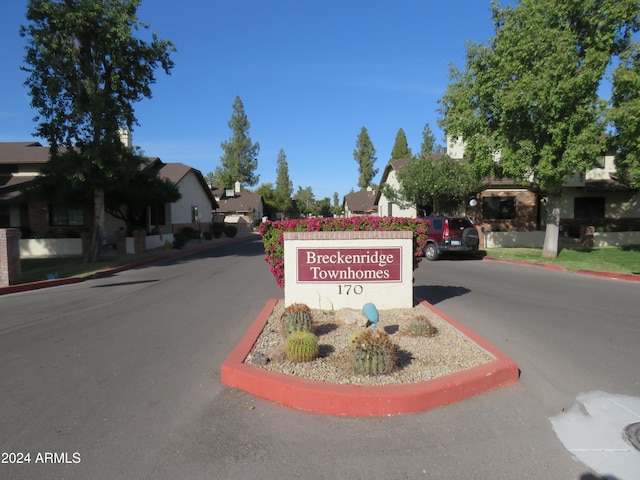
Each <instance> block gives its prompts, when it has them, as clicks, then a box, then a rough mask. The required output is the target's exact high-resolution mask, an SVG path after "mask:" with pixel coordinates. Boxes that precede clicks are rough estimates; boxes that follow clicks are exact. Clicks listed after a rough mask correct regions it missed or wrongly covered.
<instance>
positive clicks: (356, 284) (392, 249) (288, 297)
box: [284, 232, 413, 310]
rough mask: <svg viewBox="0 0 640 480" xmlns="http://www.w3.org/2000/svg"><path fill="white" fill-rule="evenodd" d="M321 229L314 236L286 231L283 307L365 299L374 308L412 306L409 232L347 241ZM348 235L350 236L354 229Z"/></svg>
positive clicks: (348, 304) (327, 306)
mask: <svg viewBox="0 0 640 480" xmlns="http://www.w3.org/2000/svg"><path fill="white" fill-rule="evenodd" d="M322 233H329V232H316V235H317V236H319V237H321V238H319V239H308V238H305V239H299V238H288V236H289V237H291V236H293V237H295V234H294V235H288V234H286V233H285V237H284V238H285V241H284V275H285V282H284V284H285V287H284V298H285V305H291V304H293V303H304V304H306V305H308V306H309V307H310V308H319V309H322V310H337V309H340V308H356V309H361V308H362V306H363V305H364V304H366V303H373V304H374V305H375V306H376V308H378V309H379V310H384V309H390V308H411V307H412V306H413V235H412V233H411V232H406V233H407V235H403V236H404V237H405V238H348V239H337V238H322V237H323V235H322ZM331 233H332V234H333V235H331V236H334V237H335V236H336V235H335V234H336V232H331ZM345 233H346V232H345ZM348 233H349V234H350V236H351V237H354V236H357V233H358V232H348ZM366 233H369V234H371V232H366ZM385 233H389V232H381V234H385ZM393 233H395V234H398V233H401V232H393ZM402 233H405V232H402ZM327 236H328V235H327ZM368 236H371V235H368Z"/></svg>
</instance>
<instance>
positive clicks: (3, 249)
mask: <svg viewBox="0 0 640 480" xmlns="http://www.w3.org/2000/svg"><path fill="white" fill-rule="evenodd" d="M20 235H21V233H20V230H18V229H17V228H0V287H7V286H9V285H13V284H15V283H18V281H19V280H20V274H21V271H20Z"/></svg>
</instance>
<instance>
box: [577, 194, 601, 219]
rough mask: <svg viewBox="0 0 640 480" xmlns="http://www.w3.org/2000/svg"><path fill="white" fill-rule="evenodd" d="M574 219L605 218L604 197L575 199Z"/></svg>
mask: <svg viewBox="0 0 640 480" xmlns="http://www.w3.org/2000/svg"><path fill="white" fill-rule="evenodd" d="M573 218H604V197H576V198H574V199H573Z"/></svg>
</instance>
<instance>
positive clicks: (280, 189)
mask: <svg viewBox="0 0 640 480" xmlns="http://www.w3.org/2000/svg"><path fill="white" fill-rule="evenodd" d="M277 163H278V165H277V167H276V189H275V197H276V206H277V207H278V210H279V211H280V212H283V213H287V212H288V211H290V210H291V195H293V182H292V181H291V179H290V178H289V164H288V163H287V155H286V154H285V153H284V150H283V149H280V152H279V153H278V160H277Z"/></svg>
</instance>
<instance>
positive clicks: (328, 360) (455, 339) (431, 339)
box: [245, 300, 494, 386]
mask: <svg viewBox="0 0 640 480" xmlns="http://www.w3.org/2000/svg"><path fill="white" fill-rule="evenodd" d="M283 312H284V301H283V300H280V301H279V302H278V303H277V304H276V306H275V308H274V310H273V312H272V313H271V315H270V316H269V319H268V320H267V323H266V324H265V326H264V328H263V330H262V333H261V335H260V336H259V337H258V339H257V341H256V344H255V345H254V348H253V350H252V352H251V354H250V355H249V356H248V357H247V359H246V360H245V363H248V364H251V365H254V366H256V367H258V368H264V369H266V370H270V371H274V372H279V373H282V374H285V375H294V376H297V377H300V378H305V379H308V380H315V381H319V382H329V383H335V384H342V385H368V386H381V385H395V384H406V383H414V382H424V381H428V380H432V379H434V378H437V377H441V376H445V375H449V374H452V373H456V372H459V371H462V370H467V369H470V368H473V367H477V366H479V365H483V364H485V363H488V362H490V361H492V360H494V357H493V356H491V355H490V354H488V353H487V352H486V351H485V350H484V349H482V348H480V347H478V346H477V345H476V344H475V343H473V342H471V341H470V340H469V339H468V338H467V337H466V336H464V335H462V334H461V333H460V332H459V331H458V330H457V329H455V328H454V327H452V326H451V325H450V324H449V323H447V322H445V321H444V320H443V319H442V318H440V317H439V316H437V315H435V314H434V313H433V312H431V311H430V310H429V309H427V308H426V307H424V306H423V305H420V304H418V305H416V306H414V307H413V308H407V309H390V310H381V311H380V312H379V314H380V319H379V321H378V325H377V327H376V328H377V329H383V330H384V331H385V332H387V333H388V334H389V335H390V336H391V339H392V340H393V342H394V343H395V344H396V345H397V346H398V362H397V367H396V368H395V369H394V371H393V372H392V373H390V374H387V375H375V376H369V375H361V374H360V375H359V374H355V373H354V372H353V370H352V368H351V356H352V350H351V348H350V346H349V339H350V338H351V335H352V334H353V333H354V332H356V331H358V330H363V328H364V327H358V326H356V325H344V324H339V323H338V322H337V321H336V319H335V313H334V312H333V311H327V310H312V311H311V312H312V316H313V330H314V333H315V334H316V335H317V336H318V343H319V346H320V355H319V357H318V358H317V359H316V360H313V361H311V362H303V363H293V362H289V361H287V360H286V359H285V358H284V345H285V342H286V334H285V333H284V331H285V330H284V326H283V322H282V318H281V317H282V314H283ZM418 316H421V317H425V316H426V317H428V319H429V321H430V323H431V324H432V325H433V326H434V327H435V328H436V334H435V335H433V336H414V335H411V333H410V325H411V323H412V320H413V319H415V318H416V317H418Z"/></svg>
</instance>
